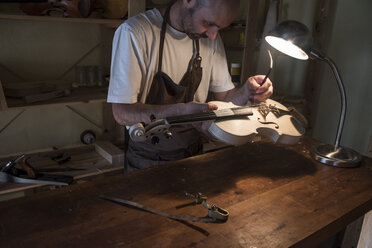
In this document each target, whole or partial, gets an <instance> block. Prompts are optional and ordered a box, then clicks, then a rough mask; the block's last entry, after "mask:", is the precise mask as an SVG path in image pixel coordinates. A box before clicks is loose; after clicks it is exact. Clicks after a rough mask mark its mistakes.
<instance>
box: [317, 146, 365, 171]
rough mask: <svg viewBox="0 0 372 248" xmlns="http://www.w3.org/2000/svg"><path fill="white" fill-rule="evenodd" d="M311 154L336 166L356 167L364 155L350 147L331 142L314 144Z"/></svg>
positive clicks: (323, 161)
mask: <svg viewBox="0 0 372 248" xmlns="http://www.w3.org/2000/svg"><path fill="white" fill-rule="evenodd" d="M310 154H311V156H312V157H313V158H314V159H315V160H317V161H319V162H321V163H323V164H327V165H332V166H335V167H356V166H358V165H359V163H360V161H361V160H362V156H361V155H360V154H359V153H357V152H356V151H354V150H352V149H350V148H346V147H342V146H339V147H337V148H336V147H335V146H334V145H329V144H321V145H316V146H313V147H312V148H311V152H310Z"/></svg>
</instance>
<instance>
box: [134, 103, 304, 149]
mask: <svg viewBox="0 0 372 248" xmlns="http://www.w3.org/2000/svg"><path fill="white" fill-rule="evenodd" d="M211 103H214V104H216V105H217V106H218V110H215V111H208V112H203V113H198V114H187V115H180V116H172V117H167V118H165V119H160V120H154V121H153V122H151V123H149V124H147V125H144V124H142V123H137V124H135V125H132V126H131V127H130V128H129V135H130V137H131V139H132V140H133V141H136V142H142V141H146V140H152V141H153V140H154V142H153V143H154V144H155V143H156V142H155V141H156V140H158V136H159V135H166V137H167V138H171V135H172V134H171V133H170V131H169V128H170V127H171V126H172V125H184V124H192V123H202V129H203V130H204V131H208V132H209V133H210V134H211V135H212V136H213V137H214V138H216V139H217V140H219V141H222V142H224V143H227V144H230V145H235V146H237V145H242V144H245V143H247V142H252V141H253V140H254V138H255V137H256V136H261V137H266V138H269V139H271V140H272V141H273V142H274V143H276V142H278V143H281V144H296V143H297V142H298V141H299V140H300V138H301V136H302V135H304V133H305V128H304V126H305V124H304V122H306V120H304V118H303V116H302V117H301V118H300V117H299V113H298V112H295V111H292V110H293V109H292V110H289V109H287V108H286V107H285V106H283V105H282V104H280V103H278V102H276V101H274V100H271V99H268V100H267V101H266V102H264V103H260V104H257V105H252V106H236V105H234V104H233V103H231V102H220V101H212V102H211ZM296 113H297V114H296ZM295 114H296V115H297V118H295V117H294V116H295ZM300 121H301V122H300Z"/></svg>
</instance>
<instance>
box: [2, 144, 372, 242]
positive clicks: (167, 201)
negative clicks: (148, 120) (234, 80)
mask: <svg viewBox="0 0 372 248" xmlns="http://www.w3.org/2000/svg"><path fill="white" fill-rule="evenodd" d="M314 143H315V141H314V140H312V139H310V138H308V137H304V138H303V139H302V140H301V142H300V143H299V144H297V145H295V146H277V145H273V144H269V143H265V142H261V143H254V144H247V145H244V146H240V147H233V148H227V149H224V150H220V151H217V152H212V153H207V154H203V155H200V156H196V157H192V158H188V159H184V160H180V161H176V162H172V163H169V164H167V165H164V166H160V167H158V168H153V169H147V170H142V171H138V172H134V173H128V174H120V175H116V176H112V177H107V178H103V179H98V180H96V181H92V182H87V183H84V184H77V185H72V186H68V187H64V188H61V189H56V190H53V191H47V192H41V193H38V194H35V195H32V196H29V197H24V198H20V199H15V200H10V201H7V202H1V203H0V220H1V222H0V223H1V224H0V227H1V229H0V230H1V231H0V246H1V247H292V246H293V247H314V246H315V245H316V244H318V243H320V242H321V241H323V240H324V239H326V238H328V237H330V236H331V235H333V234H335V233H337V232H338V231H340V230H341V229H343V228H344V227H345V226H346V225H348V224H349V223H351V222H352V221H353V220H355V219H357V218H358V217H360V216H362V215H363V214H365V213H366V212H368V211H369V210H371V209H372V170H371V166H372V160H371V159H368V158H363V161H362V165H361V166H360V167H357V168H351V169H350V168H349V169H346V168H345V169H342V168H334V167H330V166H326V165H323V164H320V163H318V162H315V161H314V160H312V159H311V158H310V154H309V147H310V146H311V145H312V144H314ZM185 192H189V193H197V192H201V193H203V194H204V195H206V196H207V197H208V200H207V202H208V203H215V204H217V205H218V206H219V207H221V208H224V209H226V210H228V211H229V213H230V216H229V219H228V221H227V222H225V223H197V222H192V223H191V222H189V224H188V223H181V222H178V221H175V220H171V219H168V218H165V217H161V216H158V215H154V214H151V213H148V212H144V211H140V210H137V209H133V208H129V207H126V206H122V205H118V204H115V203H112V202H109V201H106V200H103V199H100V198H99V195H101V194H104V195H107V196H114V197H117V198H121V199H126V200H130V201H134V202H137V203H141V204H143V205H146V206H148V207H151V208H154V209H157V210H161V211H163V212H166V213H170V214H175V215H186V216H197V217H204V216H205V215H206V213H207V210H206V209H205V208H204V207H203V206H202V205H189V206H186V207H181V208H180V206H182V205H187V203H190V202H192V200H193V199H192V198H189V197H187V196H185Z"/></svg>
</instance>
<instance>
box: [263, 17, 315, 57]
mask: <svg viewBox="0 0 372 248" xmlns="http://www.w3.org/2000/svg"><path fill="white" fill-rule="evenodd" d="M265 40H266V41H267V42H268V43H269V44H270V45H271V46H272V47H274V48H275V49H277V50H279V51H280V52H282V53H285V54H287V55H288V56H291V57H294V58H297V59H301V60H306V59H308V58H309V55H310V51H311V48H312V46H313V38H312V36H311V34H310V31H309V29H308V28H307V27H306V26H305V25H304V24H302V23H300V22H298V21H293V20H287V21H283V22H281V23H279V24H277V25H276V26H275V28H274V29H273V30H271V31H270V32H269V33H268V34H267V35H266V37H265Z"/></svg>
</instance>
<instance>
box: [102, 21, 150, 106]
mask: <svg viewBox="0 0 372 248" xmlns="http://www.w3.org/2000/svg"><path fill="white" fill-rule="evenodd" d="M140 40H141V39H140V38H139V37H138V34H136V33H135V32H133V31H132V30H131V27H130V26H128V25H126V24H125V23H124V24H122V25H121V26H120V27H119V28H118V29H117V30H116V31H115V35H114V38H113V43H112V56H111V72H110V84H109V90H108V96H107V102H112V103H136V102H137V98H138V94H139V91H140V87H141V81H142V75H143V74H142V72H143V68H141V64H143V58H144V56H143V54H142V52H141V51H140V49H139V48H140V47H141V45H140V44H139V43H140Z"/></svg>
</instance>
